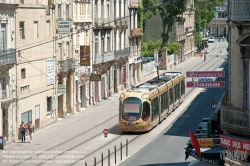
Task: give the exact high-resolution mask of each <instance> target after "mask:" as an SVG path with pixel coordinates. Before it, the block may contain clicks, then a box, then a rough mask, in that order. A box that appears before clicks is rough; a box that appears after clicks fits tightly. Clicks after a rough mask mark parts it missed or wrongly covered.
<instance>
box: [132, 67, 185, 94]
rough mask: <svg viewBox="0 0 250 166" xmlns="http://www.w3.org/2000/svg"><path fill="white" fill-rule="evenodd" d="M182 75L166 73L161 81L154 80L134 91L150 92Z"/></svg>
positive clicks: (161, 76)
mask: <svg viewBox="0 0 250 166" xmlns="http://www.w3.org/2000/svg"><path fill="white" fill-rule="evenodd" d="M180 74H181V73H180V72H166V73H163V74H161V75H160V76H159V79H158V78H157V77H156V78H153V79H151V80H149V81H147V82H145V83H143V84H141V85H138V86H137V87H134V88H132V89H131V90H132V91H140V92H150V91H152V90H154V89H156V88H158V87H159V86H161V85H163V84H166V83H167V82H168V81H170V80H172V79H174V78H176V77H178V76H179V75H180Z"/></svg>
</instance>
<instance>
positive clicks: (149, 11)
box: [139, 0, 159, 33]
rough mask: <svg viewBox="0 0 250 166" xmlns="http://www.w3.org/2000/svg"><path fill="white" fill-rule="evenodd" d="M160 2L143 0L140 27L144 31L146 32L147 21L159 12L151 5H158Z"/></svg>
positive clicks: (140, 9)
mask: <svg viewBox="0 0 250 166" xmlns="http://www.w3.org/2000/svg"><path fill="white" fill-rule="evenodd" d="M158 3H159V1H158V0H142V4H141V5H140V6H139V11H140V12H139V19H140V21H139V27H140V28H142V30H143V33H144V32H145V26H146V21H147V20H148V19H150V18H151V17H152V16H153V15H156V14H157V12H158V9H157V8H156V7H154V8H151V7H153V6H156V5H157V4H158Z"/></svg>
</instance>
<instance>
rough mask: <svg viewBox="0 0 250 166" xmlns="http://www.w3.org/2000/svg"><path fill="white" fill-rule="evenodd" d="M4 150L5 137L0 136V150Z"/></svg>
mask: <svg viewBox="0 0 250 166" xmlns="http://www.w3.org/2000/svg"><path fill="white" fill-rule="evenodd" d="M5 148H6V137H3V136H0V149H1V150H4V149H5Z"/></svg>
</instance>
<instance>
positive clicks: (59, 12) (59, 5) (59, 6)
mask: <svg viewBox="0 0 250 166" xmlns="http://www.w3.org/2000/svg"><path fill="white" fill-rule="evenodd" d="M57 5H58V6H57V8H58V18H61V4H57Z"/></svg>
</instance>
